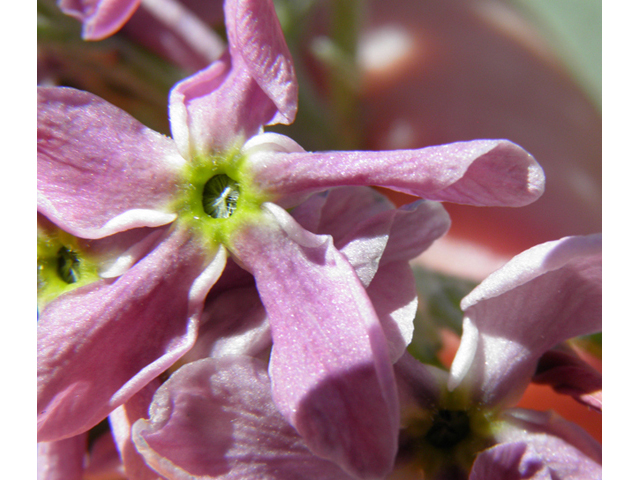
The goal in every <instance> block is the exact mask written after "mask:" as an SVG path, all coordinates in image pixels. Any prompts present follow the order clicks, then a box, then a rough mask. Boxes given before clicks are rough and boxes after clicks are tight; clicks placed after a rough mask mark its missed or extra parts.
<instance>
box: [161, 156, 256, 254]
mask: <svg viewBox="0 0 640 480" xmlns="http://www.w3.org/2000/svg"><path fill="white" fill-rule="evenodd" d="M244 160H245V157H244V156H243V155H242V154H241V152H240V151H239V150H238V149H231V150H229V151H228V152H225V153H223V154H216V155H200V156H195V157H193V158H191V159H190V161H189V162H188V164H187V165H186V166H185V169H184V171H183V174H182V175H183V176H182V178H183V179H182V190H181V193H180V194H179V195H178V196H177V198H176V204H175V205H174V207H173V208H174V209H175V211H177V212H178V222H179V223H180V224H181V225H182V226H183V227H186V228H188V229H189V230H191V231H192V232H194V234H195V235H196V238H198V240H200V241H201V242H202V243H203V245H205V246H207V247H208V248H211V249H212V250H213V249H214V248H217V245H218V244H220V243H222V244H225V245H228V244H229V242H230V238H231V236H232V234H233V232H234V231H236V230H237V229H238V228H239V227H240V226H241V225H243V224H244V223H246V222H247V221H249V220H250V218H253V217H255V216H256V215H259V213H260V205H261V204H262V203H263V202H264V201H265V200H266V199H265V198H263V197H262V196H261V195H260V194H259V193H258V192H259V191H258V190H257V189H256V188H254V186H253V184H252V181H251V180H252V179H251V178H250V176H249V175H247V174H246V173H245V172H244V170H243V168H242V167H243V164H244Z"/></svg>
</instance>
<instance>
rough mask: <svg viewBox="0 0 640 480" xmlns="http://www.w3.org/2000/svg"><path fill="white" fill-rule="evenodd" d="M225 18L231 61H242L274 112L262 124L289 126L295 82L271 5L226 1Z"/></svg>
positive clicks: (294, 105)
mask: <svg viewBox="0 0 640 480" xmlns="http://www.w3.org/2000/svg"><path fill="white" fill-rule="evenodd" d="M225 18H226V25H227V36H228V38H229V48H230V50H231V56H232V58H233V61H234V62H235V61H236V59H237V58H238V57H241V58H242V60H243V63H244V66H245V67H244V68H247V69H248V71H249V74H250V75H251V77H252V78H253V79H254V80H255V81H256V83H257V84H258V85H259V86H260V88H261V89H262V91H263V92H264V93H265V94H266V95H267V96H268V97H269V98H270V99H271V101H272V102H273V104H274V105H275V106H276V108H277V113H276V115H275V116H274V117H273V118H271V119H269V120H267V121H265V124H266V125H271V124H275V123H285V124H290V123H291V122H293V120H294V118H295V116H296V111H297V109H298V82H297V80H296V75H295V72H294V69H293V60H292V58H291V54H290V53H289V48H288V47H287V43H286V42H285V39H284V35H283V33H282V29H281V28H280V22H279V20H278V17H277V16H276V11H275V8H274V6H273V3H272V2H270V1H268V2H267V1H264V0H237V1H227V2H225Z"/></svg>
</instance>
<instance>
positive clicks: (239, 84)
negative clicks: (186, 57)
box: [169, 0, 298, 157]
mask: <svg viewBox="0 0 640 480" xmlns="http://www.w3.org/2000/svg"><path fill="white" fill-rule="evenodd" d="M225 22H226V25H227V34H228V37H229V51H228V52H226V53H225V54H224V55H223V56H222V57H221V58H220V59H219V60H218V61H217V62H214V63H213V64H212V65H211V66H210V67H209V68H207V69H205V70H202V71H200V72H198V73H196V74H195V75H193V76H191V77H189V78H187V79H185V80H183V81H182V82H180V83H178V84H177V85H176V86H175V87H174V88H173V90H172V91H171V94H170V99H169V112H170V118H171V132H172V135H173V138H174V139H175V141H176V143H177V144H178V147H179V149H180V152H182V154H183V155H184V156H185V157H189V156H192V155H197V154H208V153H211V152H216V151H222V150H228V149H230V148H232V147H234V146H235V147H240V146H241V145H242V143H244V141H245V140H247V139H248V138H250V137H252V136H254V135H256V134H257V133H258V132H259V131H260V130H261V129H262V127H263V125H267V124H269V125H270V124H273V123H291V122H292V121H293V119H294V117H295V112H296V109H297V95H298V85H297V81H296V79H295V74H294V72H293V62H292V60H291V56H290V54H289V51H288V49H287V46H286V43H285V42H284V37H283V35H282V31H281V29H280V24H279V23H278V18H277V17H276V15H275V10H274V7H273V4H272V3H271V2H264V1H262V2H257V1H254V0H235V1H227V2H225Z"/></svg>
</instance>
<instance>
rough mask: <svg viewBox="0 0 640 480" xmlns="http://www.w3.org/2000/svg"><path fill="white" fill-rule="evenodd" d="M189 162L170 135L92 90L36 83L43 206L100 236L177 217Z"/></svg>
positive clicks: (74, 227)
mask: <svg viewBox="0 0 640 480" xmlns="http://www.w3.org/2000/svg"><path fill="white" fill-rule="evenodd" d="M183 164H184V159H182V158H181V157H180V155H179V154H178V152H177V150H176V148H175V145H174V144H173V142H172V141H171V139H169V138H166V137H164V136H163V135H160V134H159V133H156V132H154V131H152V130H150V129H148V128H146V127H145V126H144V125H142V124H141V123H140V122H138V121H137V120H135V119H134V118H133V117H131V116H130V115H128V114H127V113H125V112H124V111H122V110H120V109H118V108H116V107H114V106H113V105H111V104H109V103H107V102H106V101H104V100H102V99H100V98H99V97H96V96H95V95H92V94H90V93H87V92H81V91H79V90H74V89H72V88H63V87H53V88H42V87H40V88H38V211H39V212H41V213H43V214H45V215H46V216H47V217H48V218H49V219H50V220H52V221H53V222H54V223H56V224H57V225H58V226H60V227H61V228H62V229H63V230H65V231H67V232H69V233H71V234H73V235H76V236H79V237H84V238H100V237H105V236H107V235H111V234H114V233H117V232H120V231H123V230H128V229H130V228H136V227H156V226H159V225H163V224H166V223H169V222H171V221H173V220H174V219H175V218H176V214H175V213H174V212H172V211H170V210H169V203H170V201H171V200H172V198H173V195H174V193H175V192H176V189H177V185H176V174H177V172H178V170H179V168H180V167H181V166H182V165H183Z"/></svg>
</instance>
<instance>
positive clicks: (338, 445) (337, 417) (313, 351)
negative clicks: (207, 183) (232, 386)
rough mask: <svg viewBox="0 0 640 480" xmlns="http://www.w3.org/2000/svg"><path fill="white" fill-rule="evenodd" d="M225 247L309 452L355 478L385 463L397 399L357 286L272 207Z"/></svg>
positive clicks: (317, 239) (348, 270)
mask: <svg viewBox="0 0 640 480" xmlns="http://www.w3.org/2000/svg"><path fill="white" fill-rule="evenodd" d="M263 210H264V214H265V218H263V219H262V221H261V222H260V223H258V222H256V223H254V224H251V225H247V226H246V227H245V229H244V230H243V231H241V232H240V233H238V234H237V236H236V237H235V238H234V239H233V246H232V251H233V253H234V255H236V256H237V257H239V258H240V260H241V261H242V263H243V264H244V265H247V266H249V267H250V268H251V271H252V273H253V274H254V276H255V278H256V284H257V287H258V291H259V292H260V297H261V298H262V303H263V304H264V306H265V309H266V311H267V315H268V316H269V323H270V325H271V331H272V335H273V343H274V346H273V350H272V354H271V363H270V374H271V378H272V382H273V385H272V389H273V395H274V400H275V402H276V405H277V406H278V409H279V410H280V411H281V412H282V413H283V414H284V416H285V418H287V420H288V421H289V422H290V423H291V424H292V425H293V426H294V427H295V428H296V430H298V432H299V433H300V434H301V435H302V437H303V438H304V439H305V442H306V443H307V445H308V446H309V448H310V449H311V450H312V451H313V452H314V453H315V454H316V455H319V456H321V457H323V458H327V459H330V460H332V461H334V462H336V463H338V464H339V465H340V466H341V467H342V468H343V469H345V471H347V472H349V473H350V474H352V475H355V476H362V477H368V476H371V477H382V476H384V475H385V474H386V473H388V472H389V471H390V470H391V468H392V466H393V462H394V458H395V453H396V449H397V435H398V425H399V423H398V422H399V419H398V403H397V402H398V400H397V392H396V389H395V383H394V379H393V371H392V369H391V364H390V362H389V356H388V351H387V346H386V339H385V336H384V333H383V331H382V328H381V326H380V323H379V321H378V318H377V316H376V313H375V311H374V309H373V306H372V305H371V302H370V300H369V298H368V297H367V295H366V292H365V291H364V289H363V287H362V284H361V283H360V280H359V279H358V277H357V276H356V274H355V272H354V270H353V268H352V267H351V266H350V265H349V263H348V262H347V260H346V259H345V258H344V256H342V255H341V254H340V253H339V252H338V251H337V250H336V249H335V247H334V246H333V244H332V242H331V238H330V237H326V236H317V235H314V234H312V233H310V232H308V231H306V230H304V229H302V228H301V227H300V226H299V225H298V224H296V223H295V221H293V219H292V218H291V217H290V216H289V215H288V214H287V213H286V211H284V210H282V209H281V208H280V207H277V206H276V205H274V204H265V205H263Z"/></svg>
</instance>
